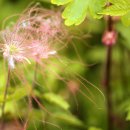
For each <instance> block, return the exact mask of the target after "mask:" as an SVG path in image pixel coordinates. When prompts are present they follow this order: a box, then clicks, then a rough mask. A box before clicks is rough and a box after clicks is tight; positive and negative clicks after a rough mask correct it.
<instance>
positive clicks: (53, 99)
mask: <svg viewBox="0 0 130 130" xmlns="http://www.w3.org/2000/svg"><path fill="white" fill-rule="evenodd" d="M43 98H44V99H46V100H47V101H49V102H50V103H54V104H56V105H58V106H59V107H61V108H63V109H65V110H67V109H68V108H69V104H68V103H67V102H66V101H65V100H64V99H63V98H62V97H61V96H59V95H56V94H54V93H46V94H44V95H43Z"/></svg>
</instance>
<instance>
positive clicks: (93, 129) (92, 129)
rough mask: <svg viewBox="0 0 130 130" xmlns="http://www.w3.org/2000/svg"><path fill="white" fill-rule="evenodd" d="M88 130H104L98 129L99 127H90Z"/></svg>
mask: <svg viewBox="0 0 130 130" xmlns="http://www.w3.org/2000/svg"><path fill="white" fill-rule="evenodd" d="M88 130H102V129H100V128H97V127H90V128H89V129H88Z"/></svg>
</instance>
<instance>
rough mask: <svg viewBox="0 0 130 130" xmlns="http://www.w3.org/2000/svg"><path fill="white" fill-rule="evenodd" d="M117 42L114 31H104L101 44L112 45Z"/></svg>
mask: <svg viewBox="0 0 130 130" xmlns="http://www.w3.org/2000/svg"><path fill="white" fill-rule="evenodd" d="M116 41H117V33H116V32H115V31H106V32H105V33H104V34H103V38H102V42H103V43H104V44H105V45H108V46H109V45H113V44H115V43H116Z"/></svg>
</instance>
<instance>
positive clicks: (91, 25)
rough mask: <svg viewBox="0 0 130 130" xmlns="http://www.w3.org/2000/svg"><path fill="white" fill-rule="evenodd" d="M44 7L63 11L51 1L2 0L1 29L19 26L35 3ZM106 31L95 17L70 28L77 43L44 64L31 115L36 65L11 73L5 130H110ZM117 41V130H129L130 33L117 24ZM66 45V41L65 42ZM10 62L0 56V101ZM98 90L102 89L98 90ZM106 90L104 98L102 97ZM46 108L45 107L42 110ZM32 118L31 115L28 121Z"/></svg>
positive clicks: (114, 90)
mask: <svg viewBox="0 0 130 130" xmlns="http://www.w3.org/2000/svg"><path fill="white" fill-rule="evenodd" d="M36 2H40V3H41V6H43V8H49V9H59V10H62V8H61V7H57V6H54V5H52V4H51V3H50V1H49V0H42V1H32V0H0V29H1V30H2V29H4V27H3V22H4V20H5V19H6V18H7V17H10V16H12V17H11V18H9V19H8V20H6V23H5V26H8V25H11V24H14V23H15V21H16V20H17V17H14V16H13V15H16V14H20V13H22V12H23V11H24V10H25V9H26V8H27V7H28V6H29V5H30V4H31V3H36ZM105 28H106V23H105V20H104V19H101V20H93V19H91V17H89V16H88V17H87V19H86V20H85V21H84V22H83V23H82V24H81V25H80V26H74V27H66V29H67V30H68V33H70V35H71V36H72V38H68V39H69V40H68V41H67V46H66V47H64V48H63V49H62V50H59V51H58V58H55V57H53V58H50V59H48V60H47V61H46V60H43V62H44V63H45V66H44V67H43V66H39V67H38V74H37V82H38V83H37V85H36V87H35V90H34V93H35V96H36V98H37V100H38V102H39V103H40V105H39V104H38V103H37V102H36V101H35V100H34V101H33V110H32V111H31V112H30V111H29V103H28V99H27V97H28V94H29V91H30V86H31V84H32V78H33V75H34V66H35V63H33V62H32V64H31V65H26V64H22V65H17V67H16V69H15V70H14V71H13V72H12V73H11V82H10V88H9V94H8V100H7V103H6V109H5V111H6V114H5V117H4V118H5V119H4V120H5V124H6V125H5V126H6V130H21V129H22V130H23V126H24V122H25V121H26V120H27V119H28V124H27V130H58V129H62V130H107V107H106V99H105V100H104V96H105V92H104V88H103V85H102V82H103V78H104V66H105V62H106V47H105V46H104V45H103V44H102V43H101V38H102V34H103V32H104V30H105ZM115 28H116V30H117V31H118V41H117V43H116V45H114V47H113V54H112V73H111V87H112V93H111V97H112V104H113V121H114V127H115V128H114V130H129V129H130V122H129V120H130V79H129V78H130V66H129V65H130V60H129V59H130V36H129V35H130V28H129V27H125V26H123V25H122V23H121V22H120V21H117V22H116V23H115ZM63 42H65V44H66V41H63ZM6 75H7V69H6V62H5V61H4V60H3V57H2V53H1V54H0V101H1V102H2V98H3V92H4V88H5V83H6ZM98 89H99V90H98ZM100 91H102V93H103V95H102V93H101V92H100ZM41 106H42V107H41ZM28 113H29V116H28Z"/></svg>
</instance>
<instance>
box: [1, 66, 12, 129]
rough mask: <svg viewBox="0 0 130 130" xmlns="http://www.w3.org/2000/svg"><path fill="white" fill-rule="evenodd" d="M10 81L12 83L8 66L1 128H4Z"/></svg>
mask: <svg viewBox="0 0 130 130" xmlns="http://www.w3.org/2000/svg"><path fill="white" fill-rule="evenodd" d="M9 83H10V68H9V67H8V73H7V81H6V86H5V91H4V98H3V104H2V107H1V112H2V115H1V118H2V125H1V128H2V130H4V121H3V120H4V111H5V105H6V98H7V93H8V88H9Z"/></svg>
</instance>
